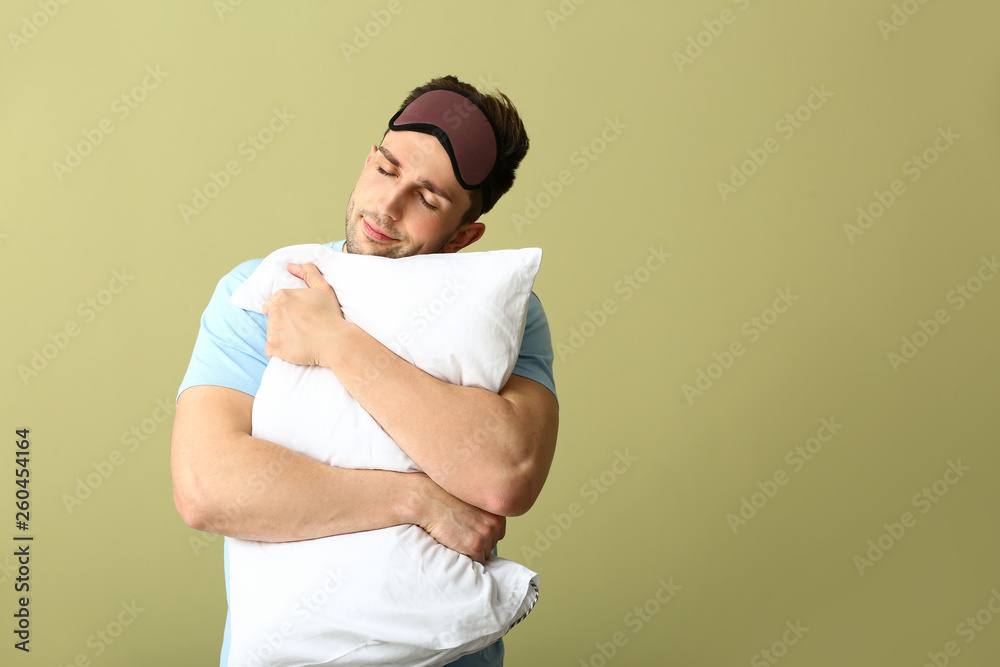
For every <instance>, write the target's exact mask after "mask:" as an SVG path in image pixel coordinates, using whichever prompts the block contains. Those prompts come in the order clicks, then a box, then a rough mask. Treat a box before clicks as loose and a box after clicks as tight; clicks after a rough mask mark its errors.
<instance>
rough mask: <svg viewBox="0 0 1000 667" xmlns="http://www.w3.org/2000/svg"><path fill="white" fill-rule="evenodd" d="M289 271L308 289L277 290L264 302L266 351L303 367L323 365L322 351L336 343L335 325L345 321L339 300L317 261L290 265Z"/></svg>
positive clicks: (270, 354) (269, 355) (271, 355)
mask: <svg viewBox="0 0 1000 667" xmlns="http://www.w3.org/2000/svg"><path fill="white" fill-rule="evenodd" d="M288 271H289V273H291V274H292V275H293V276H295V277H296V278H301V279H302V280H304V281H305V283H306V286H307V288H308V289H285V290H278V291H277V292H275V293H274V294H272V295H271V297H270V298H269V299H268V300H267V301H265V302H264V306H263V308H262V310H263V311H264V314H265V315H267V345H266V346H265V348H264V354H266V355H267V356H268V357H278V358H279V359H284V360H285V361H287V362H289V363H293V364H298V365H300V366H322V365H324V363H323V351H324V350H329V349H330V346H331V345H334V344H335V343H334V332H335V331H336V327H337V326H338V325H342V324H343V323H344V313H343V311H342V310H341V309H340V301H338V300H337V294H336V292H334V291H333V288H332V287H330V285H329V283H327V282H326V280H324V279H323V275H322V274H321V273H320V272H319V269H318V268H316V265H315V264H289V265H288Z"/></svg>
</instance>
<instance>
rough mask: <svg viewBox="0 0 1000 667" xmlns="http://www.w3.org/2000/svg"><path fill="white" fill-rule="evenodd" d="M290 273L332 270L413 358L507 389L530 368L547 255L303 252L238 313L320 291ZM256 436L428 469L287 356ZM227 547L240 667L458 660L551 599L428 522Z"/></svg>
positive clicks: (471, 382)
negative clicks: (535, 286) (529, 330)
mask: <svg viewBox="0 0 1000 667" xmlns="http://www.w3.org/2000/svg"><path fill="white" fill-rule="evenodd" d="M288 262H294V263H297V264H305V263H313V264H316V265H317V267H319V269H320V272H321V273H322V274H323V277H324V278H325V279H326V280H327V282H329V283H330V284H331V285H332V286H333V287H334V289H335V290H336V292H337V298H338V299H339V301H340V304H341V307H342V309H343V312H344V317H345V318H346V319H347V320H348V321H350V322H353V323H355V324H357V325H358V326H360V327H361V328H362V329H364V330H365V331H367V332H368V333H369V334H371V335H372V336H373V337H375V338H376V339H378V340H379V341H381V342H382V343H383V344H384V345H386V346H387V347H389V348H390V349H391V350H393V352H395V353H396V354H398V355H399V356H400V357H402V358H403V359H405V360H407V361H409V362H410V363H412V364H414V365H415V366H417V367H418V368H421V369H422V370H424V371H426V372H427V373H430V374H431V375H434V376H435V377H437V378H439V379H441V380H444V381H446V382H451V383H453V384H462V385H466V386H478V387H483V388H486V389H488V390H490V391H494V392H496V391H499V390H500V388H501V387H503V385H504V383H505V382H506V381H507V379H508V378H509V377H510V374H511V371H512V370H513V367H514V364H515V362H516V360H517V355H518V351H519V349H520V345H521V337H522V335H523V333H524V324H525V318H526V314H527V306H528V297H529V295H530V292H531V286H532V283H533V281H534V277H535V275H536V273H537V271H538V267H539V264H540V262H541V250H540V249H538V248H528V249H523V250H496V251H490V252H478V253H462V254H433V255H418V256H413V257H406V258H400V259H388V258H384V257H374V256H366V255H352V254H348V253H343V252H340V251H336V250H333V249H331V248H329V247H327V246H320V245H313V244H308V245H299V246H290V247H287V248H282V249H281V250H278V251H276V252H274V253H272V254H271V255H269V256H268V257H267V258H265V259H264V260H263V262H262V263H261V264H260V266H259V267H258V268H257V269H256V270H255V271H254V273H253V274H252V275H251V276H250V277H249V278H248V279H247V280H246V282H244V283H243V284H242V285H241V286H240V287H239V288H237V289H236V290H235V292H234V293H233V296H232V302H233V303H234V304H235V305H237V306H239V307H241V308H244V309H247V310H254V311H257V312H260V310H261V306H262V305H263V303H264V301H266V300H267V298H268V297H269V296H270V295H271V294H272V293H273V292H274V291H275V290H278V289H285V288H300V287H305V283H304V282H303V281H301V280H299V279H298V278H296V277H294V276H292V275H291V274H290V273H288V272H287V270H286V268H285V265H286V263H288ZM373 370H377V369H373ZM253 435H254V436H257V437H261V438H264V439H266V440H270V441H272V442H276V443H278V444H281V445H283V446H285V447H288V448H289V449H292V450H294V451H297V452H301V453H303V454H306V455H308V456H311V457H313V458H315V459H317V460H320V461H323V462H325V463H328V464H330V465H336V466H339V467H344V468H365V469H385V470H395V471H400V472H415V471H417V470H419V468H417V466H416V465H415V464H414V462H413V461H412V460H411V459H410V458H409V456H407V455H406V454H405V453H404V452H403V450H401V449H400V448H399V446H398V445H396V443H395V442H394V441H393V440H392V439H391V438H390V437H389V435H388V434H386V433H385V431H383V430H382V428H381V427H380V426H379V425H378V424H377V423H376V422H375V420H374V419H373V418H372V417H371V416H370V415H369V414H368V413H367V412H366V411H365V410H364V409H363V408H362V407H361V406H360V405H359V404H358V403H357V401H355V400H354V399H353V398H352V397H351V396H350V394H348V393H347V391H346V390H345V389H344V388H343V386H342V385H341V384H340V382H339V380H338V379H337V377H336V376H335V375H334V373H333V372H332V371H330V370H329V369H327V368H322V367H318V366H308V367H307V366H296V365H293V364H290V363H288V362H285V361H283V360H281V359H277V358H272V359H271V361H270V363H269V364H268V366H267V368H266V370H265V371H264V376H263V379H262V381H261V385H260V389H259V390H258V392H257V395H256V397H255V399H254V406H253ZM456 445H458V443H456ZM226 539H227V543H228V548H229V578H230V579H229V581H230V584H229V596H230V598H229V606H230V626H231V627H230V629H231V641H230V653H229V655H230V658H229V664H230V665H233V666H237V665H238V666H239V667H255V666H258V665H327V664H330V665H334V664H335V665H411V666H417V665H421V666H425V665H426V666H430V665H444V664H447V663H448V662H451V661H453V660H456V659H457V658H459V657H460V656H462V655H465V654H467V653H472V652H474V651H477V650H479V649H481V648H484V647H486V646H488V645H490V644H492V643H493V642H495V641H496V640H497V639H499V638H500V637H502V636H503V635H504V634H506V633H507V631H509V630H510V628H511V627H512V626H513V625H514V624H516V623H517V622H518V621H520V620H521V619H522V618H524V616H525V615H526V614H527V613H528V612H529V611H530V610H531V608H532V606H533V605H534V603H535V601H536V599H537V596H538V575H537V574H536V573H535V572H532V571H531V570H529V569H528V568H526V567H523V566H521V565H519V564H517V563H514V562H512V561H509V560H506V559H503V558H497V557H491V558H490V559H489V560H488V561H487V562H486V564H485V565H481V564H479V563H476V562H475V561H473V560H472V559H470V558H468V557H467V556H463V555H461V554H459V553H458V552H456V551H452V550H451V549H448V548H447V547H444V546H443V545H441V544H440V543H438V542H437V541H436V540H434V538H432V537H431V536H430V535H429V534H428V533H426V532H425V531H424V530H423V529H421V528H419V527H418V526H414V525H404V526H395V527H392V528H385V529H381V530H372V531H367V532H363V533H353V534H348V535H338V536H333V537H326V538H322V539H316V540H308V541H302V542H286V543H264V542H253V541H247V540H239V539H231V538H226Z"/></svg>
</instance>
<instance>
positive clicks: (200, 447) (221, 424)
mask: <svg viewBox="0 0 1000 667" xmlns="http://www.w3.org/2000/svg"><path fill="white" fill-rule="evenodd" d="M527 148H528V139H527V136H526V134H525V132H524V127H523V124H522V123H521V120H520V118H519V117H518V114H517V111H516V110H515V109H514V107H513V105H512V104H511V103H510V100H509V99H508V98H507V97H506V96H505V95H503V94H498V95H495V96H489V95H483V94H481V93H480V92H479V91H477V90H476V89H475V88H474V87H472V86H470V85H468V84H465V83H463V82H461V81H459V80H458V79H456V78H454V77H444V78H440V79H434V80H432V81H431V82H429V83H428V84H426V85H424V86H421V87H419V88H416V89H414V90H413V91H412V92H411V93H410V94H409V96H408V97H407V98H406V100H404V102H403V104H402V106H401V107H400V110H399V112H397V114H396V115H395V116H393V118H392V120H391V121H390V127H389V129H388V130H386V133H385V135H384V136H383V140H382V144H381V145H380V146H372V147H371V151H370V152H369V154H368V156H367V158H366V159H365V165H364V168H363V169H362V172H361V176H360V177H359V179H358V182H357V184H356V185H355V188H354V191H353V192H352V194H351V197H350V200H349V202H348V206H347V215H346V239H345V241H344V242H343V243H342V245H341V244H339V243H335V244H331V245H332V247H334V248H335V249H336V248H338V247H339V248H340V249H342V250H343V251H344V252H350V253H358V254H372V255H383V256H387V257H404V256H409V255H414V254H420V253H432V252H456V251H458V250H461V249H462V248H464V247H466V246H468V245H470V244H471V243H474V242H475V241H476V240H478V239H479V238H480V237H481V236H482V235H483V233H484V231H485V225H484V224H483V223H481V222H478V219H479V217H480V215H482V214H483V213H486V212H487V211H489V210H490V209H491V208H492V207H493V205H494V204H495V203H496V200H497V199H498V198H499V197H500V196H501V195H502V194H504V193H505V192H506V191H507V190H509V189H510V187H511V185H512V184H513V180H514V172H515V170H516V168H517V166H518V164H519V163H520V161H521V160H522V159H523V157H524V155H525V153H526V152H527ZM259 262H260V260H255V261H251V262H246V263H244V264H242V265H240V266H239V267H237V268H236V269H234V270H233V271H232V272H231V273H230V274H229V275H227V276H226V277H224V278H223V279H222V280H221V281H220V283H219V285H218V287H217V288H216V291H215V294H214V296H213V297H212V300H211V302H210V303H209V306H208V308H207V309H206V310H205V313H204V315H203V316H202V323H201V329H200V331H199V333H198V339H197V341H196V343H195V349H194V353H193V355H192V359H191V363H190V366H189V368H188V371H187V374H186V375H185V378H184V380H183V382H182V384H181V387H180V390H179V395H178V399H177V411H176V414H175V418H174V431H173V438H172V442H171V472H172V475H173V486H174V502H175V504H176V506H177V510H178V512H179V513H180V514H181V516H182V517H183V519H184V521H185V522H186V523H187V524H188V525H189V526H191V527H192V528H196V529H198V530H204V531H210V532H215V533H219V534H222V535H227V536H230V537H236V538H243V539H250V540H259V541H265V542H284V541H294V540H306V539H313V538H318V537H325V536H330V535H340V534H344V533H352V532H357V531H365V530H373V529H378V528H384V527H388V526H395V525H402V524H416V525H419V526H421V527H422V528H423V529H424V530H426V531H427V532H428V533H429V534H430V535H431V536H433V537H434V538H435V539H436V540H437V541H438V542H440V543H441V544H443V545H445V546H447V547H450V548H451V549H454V550H456V551H458V552H460V553H463V554H465V555H467V556H469V557H470V558H473V559H474V560H476V561H479V562H483V561H485V560H486V559H487V558H488V557H489V556H490V554H491V552H492V551H493V549H494V547H495V546H496V544H497V542H498V541H499V540H500V539H501V538H502V537H503V535H504V529H505V517H507V516H517V515H520V514H523V513H524V512H526V511H527V510H528V509H529V508H530V507H531V505H532V504H533V503H534V501H535V499H536V498H537V496H538V494H539V492H540V491H541V488H542V485H543V484H544V482H545V478H546V476H547V474H548V470H549V466H550V464H551V462H552V457H553V453H554V450H555V442H556V431H557V426H558V406H557V402H556V397H555V385H554V381H553V378H552V359H553V354H552V345H551V339H550V336H549V330H548V323H547V321H546V319H545V314H544V312H543V311H542V308H541V304H540V303H539V301H538V299H537V297H535V296H534V295H532V296H531V301H530V303H529V310H528V320H527V323H526V326H525V335H524V341H523V343H522V346H521V351H520V356H519V357H518V361H517V365H516V366H515V368H514V372H513V375H512V376H511V377H510V379H509V381H508V382H507V384H506V385H505V386H504V387H503V388H502V389H501V391H500V392H499V394H493V393H491V392H489V391H486V390H484V389H479V388H474V387H462V386H456V385H451V384H448V383H445V382H441V381H440V380H437V379H436V378H433V377H431V376H430V375H428V374H426V373H424V372H422V371H420V370H419V369H417V368H415V367H414V366H412V365H410V364H409V363H407V362H405V361H403V360H402V359H400V358H399V357H398V356H396V355H395V354H393V353H392V352H391V351H390V350H389V349H388V348H386V347H384V346H383V345H382V344H381V343H379V342H378V341H376V340H375V339H374V338H372V337H371V336H369V335H368V334H367V333H365V332H364V331H362V330H361V329H360V328H358V327H356V326H354V325H353V324H350V323H348V322H347V321H345V320H344V317H343V314H342V312H341V309H340V304H339V302H338V301H337V296H336V293H335V292H334V290H333V288H331V287H330V286H329V285H328V284H327V283H326V281H324V280H323V278H322V276H321V275H320V273H319V270H318V269H317V268H316V267H315V266H313V265H302V266H296V265H289V270H290V271H291V272H292V273H294V274H295V275H296V276H298V277H300V278H302V279H303V280H305V282H306V285H307V286H308V288H309V289H300V290H283V291H279V292H276V293H275V294H274V296H272V297H271V299H269V300H268V302H267V303H266V304H265V306H264V311H265V315H266V317H265V316H261V315H259V314H256V313H250V312H247V311H244V310H241V309H239V308H237V307H235V306H233V305H232V304H231V303H230V301H229V297H230V295H231V294H232V292H233V290H234V289H235V288H236V287H237V286H238V285H240V284H241V283H242V282H243V280H245V279H246V278H247V277H248V276H249V274H250V273H251V272H252V271H253V269H254V268H255V267H256V265H257V264H258V263H259ZM272 356H277V357H280V358H282V359H285V360H286V361H289V362H292V363H295V364H302V365H321V366H325V367H327V368H330V369H331V370H332V371H333V372H334V373H335V374H336V375H337V377H338V379H339V380H340V382H341V384H343V386H344V387H345V388H346V389H347V391H348V392H349V393H350V394H351V395H352V396H353V397H354V398H355V399H356V400H357V401H358V403H360V404H361V406H362V407H364V408H365V409H366V410H367V411H368V412H369V413H370V414H371V415H372V417H373V418H374V419H375V420H376V421H377V422H378V423H379V424H380V425H381V426H382V428H383V429H385V431H386V432H387V433H388V434H389V435H390V436H391V437H392V438H393V439H394V440H395V441H396V442H397V443H398V444H399V446H400V447H401V448H402V449H403V450H404V451H405V452H406V453H407V454H408V455H409V456H410V458H411V459H413V460H414V462H416V463H417V465H419V466H420V468H421V470H423V471H424V474H419V473H413V474H409V473H397V472H389V471H383V470H348V469H342V468H336V467H332V466H328V465H325V464H322V463H319V462H317V461H315V460H313V459H311V458H309V457H306V456H303V455H300V454H297V453H294V452H291V451H290V450H288V449H285V448H284V447H280V446H279V445H276V444H274V443H271V442H268V441H265V440H262V439H259V438H254V437H252V436H251V411H252V408H253V400H254V398H253V397H254V394H255V393H256V391H257V388H258V387H259V385H260V380H261V376H262V375H263V372H264V368H265V366H266V365H267V360H268V358H269V357H272ZM372 367H375V368H378V369H379V372H378V374H377V378H376V380H375V381H370V380H369V379H367V378H366V374H365V371H366V370H369V371H370V369H371V368H372ZM368 377H369V378H370V375H369V376H368ZM484 425H485V426H486V430H485V432H486V433H487V434H488V442H479V443H476V444H477V446H459V444H460V443H468V442H469V434H471V433H474V432H477V431H478V432H480V433H482V432H483V426H484ZM227 590H228V583H227ZM226 630H227V632H226V639H225V640H224V645H223V652H222V665H226V664H227V658H228V656H227V653H228V630H229V622H228V619H227V623H226ZM502 662H503V645H502V642H497V643H496V644H494V645H493V646H491V647H489V648H487V649H484V650H483V651H481V652H479V653H476V654H473V655H471V656H466V657H464V658H462V659H461V660H459V661H456V662H455V663H453V664H454V665H462V666H463V667H464V666H470V667H471V666H472V665H501V664H502Z"/></svg>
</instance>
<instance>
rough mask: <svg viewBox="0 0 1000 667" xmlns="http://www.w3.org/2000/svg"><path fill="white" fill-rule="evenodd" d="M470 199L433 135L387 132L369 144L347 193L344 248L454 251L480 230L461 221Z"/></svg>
mask: <svg viewBox="0 0 1000 667" xmlns="http://www.w3.org/2000/svg"><path fill="white" fill-rule="evenodd" d="M470 204H471V200H470V199H469V191H468V190H465V189H464V188H463V187H462V186H461V185H459V183H458V180H457V179H456V178H455V173H454V172H453V171H452V167H451V160H450V159H449V158H448V153H447V152H445V150H444V147H443V146H442V145H441V144H440V142H438V140H437V139H436V138H434V137H433V136H431V135H429V134H424V133H422V132H393V131H390V132H389V133H388V134H387V135H386V136H385V138H384V139H383V140H382V145H381V146H380V147H376V146H372V149H371V152H370V153H369V154H368V158H367V159H366V160H365V166H364V169H363V170H362V171H361V177H360V178H359V179H358V182H357V185H355V186H354V192H353V193H351V199H350V201H349V202H348V204H347V216H346V242H345V244H344V249H345V250H346V251H347V252H349V253H354V254H362V255H382V256H384V257H406V256H409V255H417V254H426V253H433V252H456V251H458V250H460V249H462V248H463V247H465V246H467V245H469V244H470V243H472V242H473V241H475V240H476V239H478V238H479V237H480V236H482V233H483V230H484V229H485V227H484V225H482V223H475V222H473V223H465V224H461V221H462V216H463V215H465V212H466V211H467V210H468V209H469V206H470Z"/></svg>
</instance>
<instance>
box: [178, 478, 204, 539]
mask: <svg viewBox="0 0 1000 667" xmlns="http://www.w3.org/2000/svg"><path fill="white" fill-rule="evenodd" d="M173 483H174V507H175V508H177V513H178V514H180V515H181V519H183V521H184V523H186V524H187V525H188V526H190V527H191V528H194V529H195V530H201V531H207V532H212V531H211V528H210V523H211V522H210V521H209V515H210V512H209V511H208V508H207V506H208V503H207V502H206V501H205V498H204V496H203V495H202V494H199V493H198V492H197V491H196V490H195V485H194V483H192V482H191V481H188V480H182V479H178V476H177V475H176V474H175V475H174V480H173Z"/></svg>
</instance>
